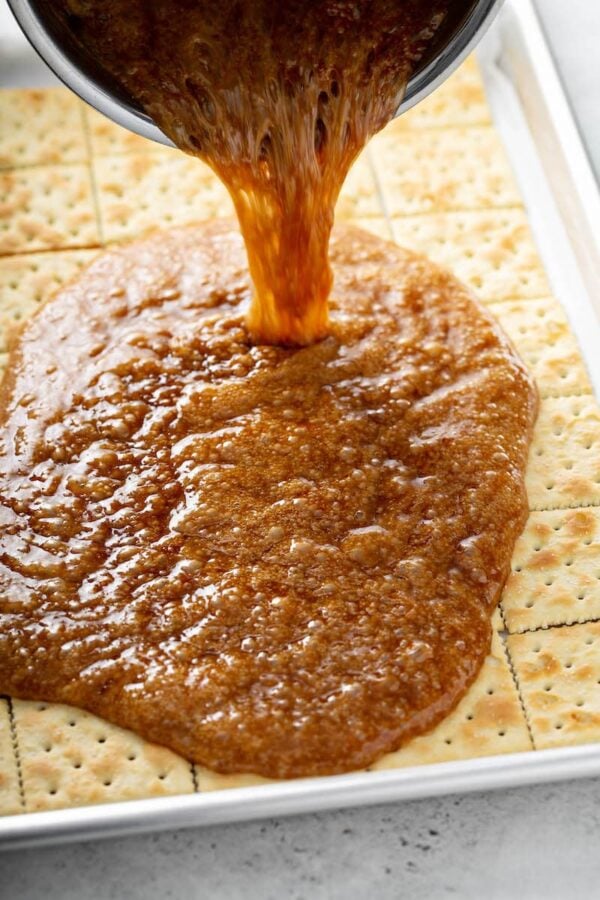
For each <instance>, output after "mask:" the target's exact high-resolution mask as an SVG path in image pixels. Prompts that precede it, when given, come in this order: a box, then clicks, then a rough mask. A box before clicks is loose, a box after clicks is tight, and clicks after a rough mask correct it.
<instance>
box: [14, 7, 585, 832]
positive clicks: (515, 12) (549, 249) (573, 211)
mask: <svg viewBox="0 0 600 900" xmlns="http://www.w3.org/2000/svg"><path fill="white" fill-rule="evenodd" d="M479 55H480V61H481V64H482V70H483V75H484V79H485V83H486V89H487V92H488V98H489V102H490V106H491V109H492V113H493V116H494V121H495V125H496V126H497V128H498V129H499V131H500V133H501V134H502V136H503V138H504V141H505V145H506V148H507V150H508V153H509V156H510V157H511V161H512V163H513V167H514V170H515V173H516V176H517V180H518V181H519V184H520V188H521V191H522V193H523V197H524V199H525V203H526V205H527V209H528V214H529V218H530V222H531V226H532V229H533V232H534V235H535V238H536V240H537V243H538V246H539V249H540V253H541V256H542V258H543V261H544V263H545V265H546V267H547V270H548V274H549V278H550V281H551V284H552V288H553V291H554V293H555V295H556V296H557V298H558V299H559V300H560V301H561V303H562V304H563V306H564V308H565V310H566V313H567V315H568V316H569V319H570V321H571V324H572V327H573V330H574V331H575V333H576V335H577V337H578V339H579V341H580V345H581V348H582V351H583V354H584V356H585V359H586V362H587V365H588V368H589V371H590V376H591V379H592V381H593V384H594V387H595V390H596V392H597V393H600V353H599V351H598V336H599V330H598V319H597V315H598V312H599V311H600V294H599V290H600V287H599V286H600V245H599V244H598V237H597V236H598V235H600V195H599V193H598V187H597V185H596V183H595V181H594V178H593V175H592V173H591V169H590V167H589V163H588V161H587V158H586V155H585V151H584V150H583V147H582V144H581V141H580V139H579V135H578V133H577V130H576V127H575V124H574V122H573V119H572V116H571V114H570V110H569V108H568V105H567V102H566V99H565V97H564V94H563V92H562V88H561V86H560V83H559V80H558V76H557V74H556V71H555V69H554V66H553V63H552V60H551V58H550V55H549V52H548V49H547V47H546V44H545V41H544V37H543V34H542V32H541V30H540V27H539V24H538V22H537V18H536V16H535V13H534V11H533V7H532V6H531V3H530V2H529V0H513V2H508V3H507V4H506V6H505V8H504V9H503V11H502V13H501V15H500V18H499V20H498V22H497V23H496V25H495V26H494V28H493V29H492V31H491V32H490V34H489V35H488V36H487V37H486V39H485V41H484V43H483V45H482V47H481V48H480V52H479ZM594 774H600V745H588V746H583V747H569V748H561V749H557V750H545V751H531V752H527V753H520V754H513V755H506V756H497V757H488V758H479V759H472V760H464V761H458V762H449V763H441V764H436V765H428V766H422V767H417V768H407V769H400V770H394V771H386V772H365V773H357V774H349V775H340V776H333V777H329V778H321V779H305V780H299V781H295V782H285V783H281V784H269V785H265V786H260V787H251V788H241V789H233V790H227V791H217V792H214V793H210V794H193V795H186V796H179V797H177V796H175V797H166V798H161V799H148V800H140V801H129V802H126V803H114V804H106V805H101V806H93V807H84V808H77V809H65V810H57V811H52V812H43V813H28V814H25V815H19V816H14V817H8V818H5V819H1V820H0V845H1V846H2V847H6V848H8V847H10V848H14V847H17V846H24V845H31V844H36V845H41V844H49V843H57V842H60V841H69V840H81V839H84V838H85V839H90V838H99V837H104V836H112V835H117V834H127V833H139V832H148V831H153V830H159V829H162V828H171V827H186V826H192V825H200V824H209V823H218V822H227V821H240V820H245V819H252V818H260V817H263V816H270V815H278V816H282V815H287V814H291V813H299V812H308V811H312V810H322V809H331V808H336V807H341V806H357V805H367V804H372V803H379V802H387V801H394V800H400V799H412V798H416V797H425V796H433V795H440V794H447V793H452V792H458V791H461V792H464V791H475V790H483V789H489V788H500V787H510V786H516V785H520V784H528V783H533V782H542V781H553V780H559V779H562V778H575V777H586V776H589V775H594Z"/></svg>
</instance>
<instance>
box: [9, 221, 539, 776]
mask: <svg viewBox="0 0 600 900" xmlns="http://www.w3.org/2000/svg"><path fill="white" fill-rule="evenodd" d="M331 260H332V265H333V270H334V273H335V279H336V281H335V283H336V290H335V294H334V296H333V299H332V301H331V313H330V333H329V336H328V337H327V338H326V339H325V340H323V341H321V342H320V343H318V344H314V345H312V346H310V347H305V348H301V349H291V348H287V349H286V348H283V347H272V346H256V345H254V344H253V343H252V342H251V340H250V339H249V336H248V332H247V329H246V327H245V307H246V305H247V303H248V302H249V301H250V294H251V287H250V283H249V279H248V277H247V274H246V259H245V253H244V247H243V242H242V239H241V237H240V236H239V234H238V233H237V232H236V229H235V226H234V225H233V224H232V223H214V224H211V225H209V226H205V227H194V228H189V229H179V230H173V231H171V232H167V233H164V234H160V233H159V234H157V235H156V236H154V237H151V238H149V239H147V240H145V241H142V242H139V243H135V244H132V245H129V246H127V247H124V248H122V249H117V250H113V251H111V252H108V253H106V254H104V255H103V256H101V257H100V258H98V260H97V261H95V262H94V263H93V264H92V265H91V267H90V268H89V269H88V270H87V271H85V272H84V273H83V274H82V275H80V276H79V277H78V279H77V280H76V281H74V282H73V283H72V284H71V285H69V286H67V287H64V288H62V289H61V290H60V292H59V293H58V294H57V295H56V296H55V297H54V299H52V300H51V301H50V302H49V303H48V304H47V305H46V306H44V307H43V308H42V309H41V310H40V311H39V313H38V314H37V315H36V316H35V317H34V318H33V319H32V320H31V321H30V322H29V323H28V324H27V326H26V327H25V330H24V331H23V333H22V336H21V338H20V341H19V343H18V344H17V345H16V346H15V348H14V349H13V351H12V353H11V356H10V360H9V365H8V375H7V377H6V378H5V381H4V383H3V387H2V393H1V396H0V400H1V403H0V406H1V426H2V428H1V436H2V437H1V440H2V443H1V447H0V521H1V523H2V540H1V545H0V546H1V555H0V693H8V694H12V695H13V696H15V697H21V698H30V699H39V700H46V701H61V702H66V703H71V704H74V705H76V706H80V707H83V708H86V709H88V710H91V711H92V712H94V713H97V714H99V715H100V716H103V717H104V718H106V719H108V720H109V721H112V722H115V723H117V724H119V725H122V726H125V727H127V728H132V729H134V730H135V731H137V732H138V733H139V734H141V735H143V736H144V737H146V738H148V739H149V740H152V741H156V742H158V743H161V744H165V745H167V746H169V747H171V748H172V749H173V750H175V751H177V752H178V753H180V754H182V755H184V756H185V757H187V758H188V759H190V760H195V761H196V762H199V763H202V764H204V765H206V766H208V767H210V768H212V769H216V770H218V771H220V772H242V771H250V772H258V773H261V774H263V775H267V776H273V777H288V776H299V775H313V774H324V773H333V772H341V771H346V770H350V769H355V768H358V767H361V766H366V765H368V764H369V763H371V762H373V761H374V760H375V759H376V758H377V757H379V756H380V755H381V754H383V753H385V752H386V751H389V750H393V749H395V748H397V747H398V746H399V745H400V744H401V743H402V742H404V741H406V740H407V739H408V738H410V737H411V736H413V735H416V734H419V733H421V732H423V731H425V730H427V729H428V728H430V727H431V726H433V725H434V724H435V723H436V722H437V721H438V720H440V719H441V718H442V717H443V716H444V715H445V714H446V713H447V712H448V711H449V710H451V709H452V708H453V706H454V705H455V704H456V703H457V701H458V699H459V698H460V697H461V696H462V695H463V693H464V692H465V690H466V689H467V687H468V686H469V684H470V683H471V682H472V680H473V679H474V677H475V676H476V674H477V672H478V670H479V667H480V665H481V663H482V660H483V658H484V657H485V655H486V653H487V651H488V648H489V641H490V616H491V613H492V611H493V609H494V606H495V604H496V602H497V600H498V595H499V592H500V590H501V587H502V584H503V582H504V579H505V576H506V574H507V570H508V567H509V561H510V557H511V552H512V548H513V543H514V541H515V538H516V536H517V535H518V534H519V532H520V530H521V528H522V525H523V522H524V518H525V516H526V513H527V502H526V496H525V491H524V486H523V472H524V469H525V465H526V458H527V450H528V442H529V437H530V430H531V426H532V421H533V418H534V416H535V409H536V395H535V391H534V388H533V387H532V384H531V382H530V380H529V378H528V376H527V374H526V371H525V369H524V367H523V365H522V364H521V362H520V361H519V360H518V358H517V357H516V355H515V353H514V351H513V350H512V348H511V346H510V345H509V343H508V342H507V341H506V339H505V338H504V337H503V336H502V334H501V332H500V331H499V329H498V328H497V327H496V326H495V325H494V324H493V323H492V321H491V319H490V318H489V317H488V315H487V313H486V312H484V311H483V310H482V309H481V308H480V307H479V305H478V304H477V303H476V302H475V301H474V300H473V299H472V297H471V296H470V295H469V293H468V291H467V290H466V289H465V288H464V287H463V286H462V285H461V284H460V283H458V282H457V281H456V280H455V279H454V278H453V277H452V276H451V275H450V274H448V273H446V272H443V271H441V270H439V269H438V268H436V267H435V266H433V265H432V264H431V263H429V262H428V261H427V260H425V259H424V258H421V257H417V256H415V255H412V254H410V253H408V252H405V251H403V250H401V249H399V248H397V247H396V246H394V245H392V244H388V243H386V242H384V241H381V240H379V239H377V238H375V237H372V236H370V235H367V234H365V233H361V232H359V231H354V230H341V229H340V230H334V233H333V238H332V244H331Z"/></svg>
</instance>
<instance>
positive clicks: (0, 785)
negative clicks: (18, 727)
mask: <svg viewBox="0 0 600 900" xmlns="http://www.w3.org/2000/svg"><path fill="white" fill-rule="evenodd" d="M20 812H23V804H22V802H21V790H20V785H19V772H18V769H17V757H16V753H15V747H14V737H13V733H12V728H11V722H10V714H9V709H8V702H7V701H6V700H4V699H3V698H2V697H0V816H2V815H4V816H10V815H12V814H15V813H20Z"/></svg>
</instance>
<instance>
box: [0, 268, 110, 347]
mask: <svg viewBox="0 0 600 900" xmlns="http://www.w3.org/2000/svg"><path fill="white" fill-rule="evenodd" d="M96 253H97V250H65V251H61V252H60V253H56V252H54V253H23V254H17V255H16V256H2V257H0V352H5V351H6V347H7V343H8V340H9V338H10V333H11V330H13V329H14V328H15V327H19V326H20V325H21V324H22V322H23V321H24V320H25V319H27V318H28V317H29V316H30V315H31V314H32V313H33V312H34V310H35V309H37V307H38V306H39V305H40V303H43V302H44V301H45V300H47V299H48V298H49V297H50V296H51V295H52V294H53V293H54V292H55V291H56V290H57V289H58V288H59V287H60V286H61V285H62V284H64V283H65V282H66V281H69V280H70V279H71V278H72V277H73V276H74V275H76V274H77V272H79V271H80V270H81V268H82V267H83V266H85V265H86V264H87V263H88V262H90V261H91V260H92V259H93V258H94V256H96Z"/></svg>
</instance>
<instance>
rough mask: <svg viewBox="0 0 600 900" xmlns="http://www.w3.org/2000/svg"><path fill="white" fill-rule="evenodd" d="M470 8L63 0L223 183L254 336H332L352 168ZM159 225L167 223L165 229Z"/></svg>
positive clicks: (288, 339) (276, 339)
mask: <svg viewBox="0 0 600 900" xmlns="http://www.w3.org/2000/svg"><path fill="white" fill-rule="evenodd" d="M472 5H473V3H472V0H352V2H348V0H284V2H273V0H235V2H234V0H219V2H214V0H212V2H206V0H205V2H190V0H154V2H152V3H148V2H146V0H103V2H101V3H100V2H98V0H61V2H60V3H58V4H52V6H53V7H55V9H54V12H53V15H55V16H56V15H60V14H61V13H62V15H63V17H64V19H65V23H66V27H68V28H69V29H70V30H71V32H72V33H73V34H75V35H76V37H77V40H78V42H79V43H80V45H81V46H82V47H83V48H85V49H86V50H87V51H88V52H89V55H90V57H93V59H94V60H95V61H96V62H97V63H99V64H100V65H102V66H103V67H104V68H105V69H106V70H107V71H108V72H110V73H111V74H112V75H113V76H114V77H115V79H116V80H117V82H118V83H119V84H120V85H121V86H122V87H124V88H125V89H126V90H127V91H128V92H129V93H130V94H131V95H132V96H133V97H134V98H135V99H136V100H137V101H138V102H139V103H140V104H141V105H142V107H143V108H144V109H145V110H146V111H147V112H148V114H149V115H150V116H151V117H152V118H153V119H154V121H155V122H156V123H157V124H158V125H159V127H160V128H161V129H162V130H163V131H164V132H165V134H167V135H168V137H170V138H171V140H172V141H173V142H174V143H175V144H176V146H178V147H179V148H180V149H182V150H185V151H186V152H188V153H191V154H193V155H196V156H199V157H201V158H202V159H203V160H205V161H206V162H207V163H208V164H209V165H210V166H211V167H212V168H213V169H214V171H215V172H216V173H217V175H218V176H219V177H220V178H221V179H222V180H223V182H224V183H225V185H226V187H227V188H228V190H229V192H230V194H231V196H232V199H233V202H234V205H235V208H236V212H237V215H238V220H239V223H240V226H241V230H242V234H243V236H244V241H245V244H246V250H247V254H248V262H249V267H250V273H251V277H252V280H253V283H254V297H253V300H252V304H251V307H250V312H249V316H248V325H249V328H250V331H251V333H252V335H253V337H254V339H255V340H257V341H259V342H263V343H264V342H268V343H287V344H309V343H311V342H312V341H314V340H318V339H320V338H322V337H324V336H325V334H326V333H327V329H328V315H327V300H328V297H329V294H330V291H331V286H332V278H331V268H330V265H329V260H328V244H329V235H330V231H331V227H332V225H333V213H334V206H335V202H336V200H337V197H338V194H339V191H340V189H341V186H342V184H343V182H344V179H345V177H346V174H347V172H348V170H349V168H350V166H351V164H352V163H353V162H354V160H355V159H356V157H357V156H358V154H359V152H360V151H361V150H362V149H363V147H364V146H365V144H366V142H367V141H368V139H369V137H371V136H372V135H373V134H374V133H375V132H377V131H379V129H381V128H382V127H383V126H384V125H385V124H386V123H387V122H388V121H389V120H390V119H391V118H392V116H393V115H394V114H395V112H396V110H397V109H398V107H399V105H400V103H401V100H402V98H403V95H404V91H405V88H406V84H407V82H408V80H409V78H410V76H411V74H412V73H413V71H414V70H415V68H416V67H418V65H419V64H420V62H421V61H422V60H423V59H424V57H426V55H427V53H428V52H429V51H430V50H431V49H432V48H433V47H434V46H435V44H436V41H438V40H439V39H440V36H441V35H443V34H444V32H445V30H446V29H448V28H450V26H451V25H452V24H454V25H456V23H457V22H459V21H460V20H461V18H464V16H466V14H467V13H468V11H469V10H470V9H471V7H472ZM176 202H177V198H176V197H175V198H174V203H176ZM157 224H160V223H157Z"/></svg>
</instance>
